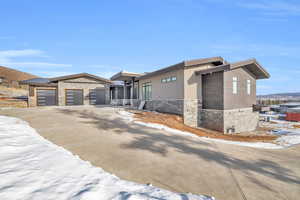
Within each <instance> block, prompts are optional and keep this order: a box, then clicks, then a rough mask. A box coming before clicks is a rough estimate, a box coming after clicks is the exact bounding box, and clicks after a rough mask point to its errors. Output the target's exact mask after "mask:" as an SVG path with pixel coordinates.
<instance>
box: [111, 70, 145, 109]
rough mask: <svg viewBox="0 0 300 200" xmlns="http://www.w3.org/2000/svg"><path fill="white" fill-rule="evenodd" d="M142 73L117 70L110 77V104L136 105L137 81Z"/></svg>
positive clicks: (137, 97) (137, 94)
mask: <svg viewBox="0 0 300 200" xmlns="http://www.w3.org/2000/svg"><path fill="white" fill-rule="evenodd" d="M141 75H142V74H137V73H130V72H123V71H121V72H119V73H117V74H115V75H114V76H112V77H111V80H112V81H113V84H112V85H111V86H110V102H111V104H112V105H130V106H133V105H136V104H137V102H138V99H139V89H138V88H139V82H138V80H136V77H139V76H141Z"/></svg>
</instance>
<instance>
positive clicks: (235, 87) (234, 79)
mask: <svg viewBox="0 0 300 200" xmlns="http://www.w3.org/2000/svg"><path fill="white" fill-rule="evenodd" d="M237 93H238V78H237V77H236V76H234V77H232V94H237Z"/></svg>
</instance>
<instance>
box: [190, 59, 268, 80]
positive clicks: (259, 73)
mask: <svg viewBox="0 0 300 200" xmlns="http://www.w3.org/2000/svg"><path fill="white" fill-rule="evenodd" d="M237 68H244V69H246V70H247V71H249V72H250V73H251V74H253V75H254V76H255V78H256V79H267V78H270V74H269V73H268V72H267V71H266V70H265V69H264V68H263V67H262V66H261V65H260V64H259V63H258V62H257V61H256V60H255V59H250V60H245V61H241V62H236V63H232V64H223V65H220V66H216V67H213V68H210V69H206V70H199V71H196V72H195V74H196V75H205V74H212V73H216V72H221V71H228V70H234V69H237Z"/></svg>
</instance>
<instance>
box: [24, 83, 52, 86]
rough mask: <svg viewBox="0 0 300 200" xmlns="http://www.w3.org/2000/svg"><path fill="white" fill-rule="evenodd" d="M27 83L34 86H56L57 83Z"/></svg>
mask: <svg viewBox="0 0 300 200" xmlns="http://www.w3.org/2000/svg"><path fill="white" fill-rule="evenodd" d="M28 85H29V86H36V87H57V83H29V84H28Z"/></svg>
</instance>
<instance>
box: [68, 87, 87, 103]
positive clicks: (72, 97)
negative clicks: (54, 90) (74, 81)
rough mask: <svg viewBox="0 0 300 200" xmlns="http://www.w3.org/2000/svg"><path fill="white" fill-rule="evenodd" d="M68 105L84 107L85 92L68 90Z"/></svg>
mask: <svg viewBox="0 0 300 200" xmlns="http://www.w3.org/2000/svg"><path fill="white" fill-rule="evenodd" d="M66 105H67V106H74V105H83V90H81V89H78V90H77V89H76V90H75V89H72V90H71V89H70V90H69V89H68V90H66Z"/></svg>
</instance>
